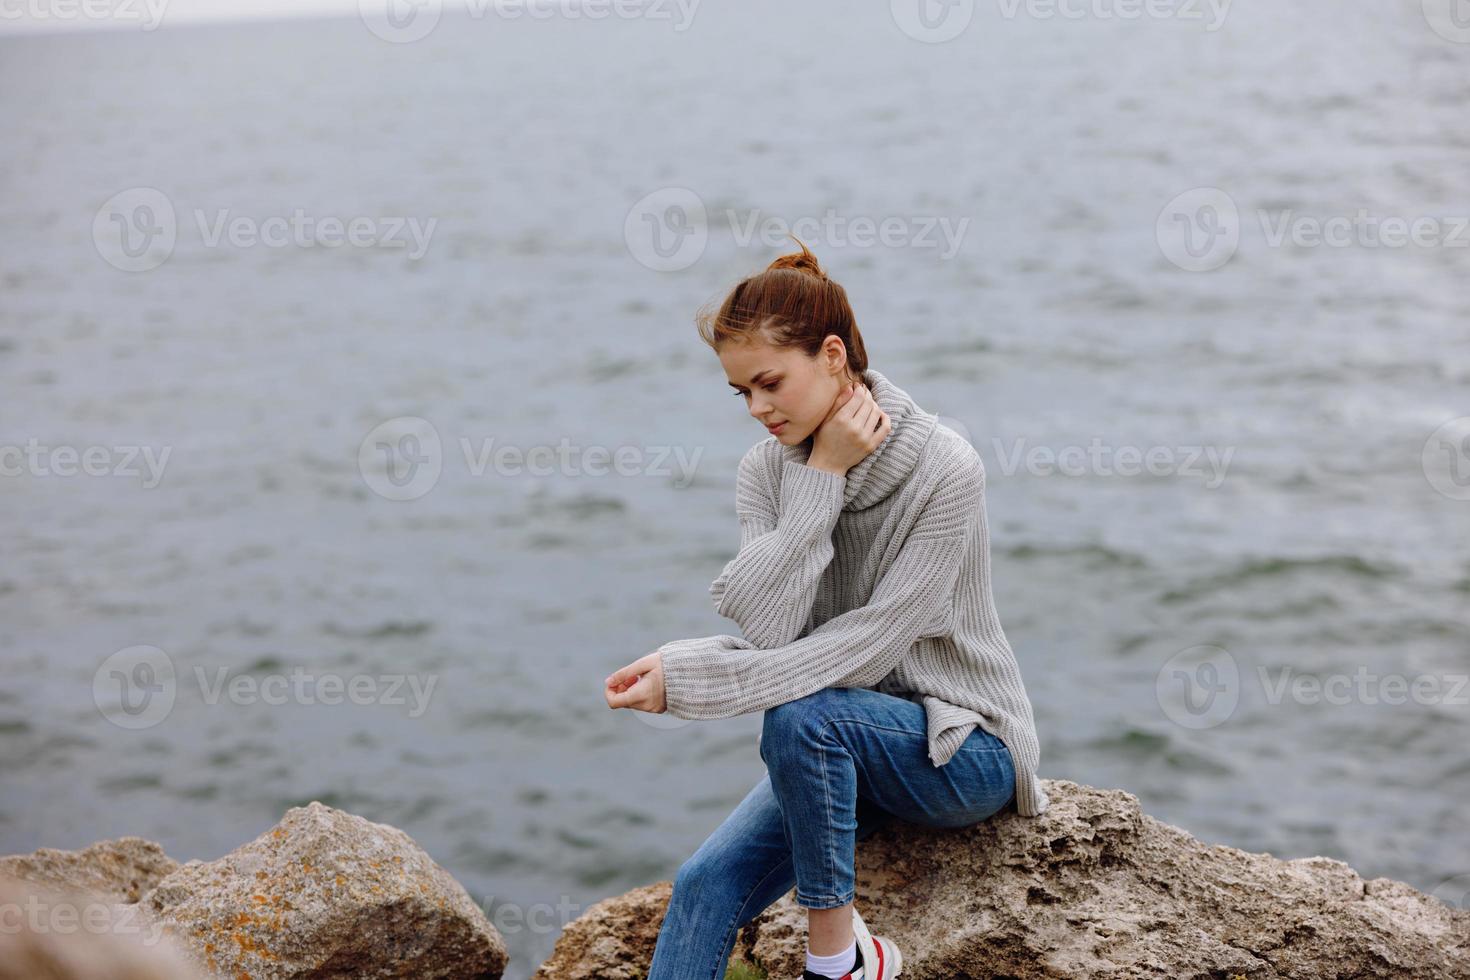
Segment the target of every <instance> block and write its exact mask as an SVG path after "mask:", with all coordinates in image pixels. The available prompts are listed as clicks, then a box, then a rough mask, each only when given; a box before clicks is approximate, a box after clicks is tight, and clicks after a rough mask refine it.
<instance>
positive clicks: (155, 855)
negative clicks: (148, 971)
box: [0, 837, 179, 902]
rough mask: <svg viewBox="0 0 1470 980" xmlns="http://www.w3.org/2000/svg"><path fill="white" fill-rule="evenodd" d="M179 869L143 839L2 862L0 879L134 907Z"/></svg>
mask: <svg viewBox="0 0 1470 980" xmlns="http://www.w3.org/2000/svg"><path fill="white" fill-rule="evenodd" d="M178 866H179V862H177V861H175V860H174V859H173V858H171V857H169V856H168V855H167V854H165V853H163V848H162V847H160V846H158V845H157V844H155V843H154V842H153V841H151V840H144V839H143V838H141V837H119V838H118V839H117V840H106V841H100V842H98V843H96V844H92V845H91V846H89V847H84V848H82V849H81V850H80V851H60V850H57V849H55V848H51V847H43V848H41V849H40V850H37V851H33V852H32V853H30V854H14V855H10V856H8V857H0V875H6V876H9V877H11V878H17V879H19V880H21V881H28V882H32V883H35V884H38V885H51V886H54V887H56V888H62V889H69V890H77V891H85V892H90V893H92V894H94V895H97V896H99V897H104V898H106V899H108V900H109V901H113V902H136V901H137V900H138V899H140V898H142V897H143V893H144V892H146V891H148V890H149V889H150V888H152V887H153V886H155V885H157V884H158V883H159V882H160V881H162V880H163V878H164V876H165V875H168V874H171V873H172V872H173V871H174V870H175V869H176V868H178Z"/></svg>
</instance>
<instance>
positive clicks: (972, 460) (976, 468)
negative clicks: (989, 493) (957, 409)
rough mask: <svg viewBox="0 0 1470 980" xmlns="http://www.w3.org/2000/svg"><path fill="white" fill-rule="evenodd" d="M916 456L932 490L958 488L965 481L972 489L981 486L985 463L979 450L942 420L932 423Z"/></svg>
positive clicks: (962, 486) (980, 487)
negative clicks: (919, 455) (919, 454)
mask: <svg viewBox="0 0 1470 980" xmlns="http://www.w3.org/2000/svg"><path fill="white" fill-rule="evenodd" d="M920 458H921V461H922V463H923V466H924V471H925V473H926V474H927V476H928V482H929V483H930V484H931V485H933V486H934V487H935V489H936V490H939V489H942V488H945V487H950V486H955V487H956V488H957V489H962V488H964V487H965V485H967V484H970V485H973V486H974V487H975V488H976V489H982V490H983V489H984V487H985V463H984V462H983V461H982V460H981V459H980V453H979V452H978V451H977V450H976V449H975V447H974V445H973V444H972V443H971V442H970V440H969V439H968V438H967V437H966V436H964V435H963V434H961V433H960V432H958V431H956V430H955V429H953V428H951V427H949V426H947V425H945V424H944V423H943V422H935V423H934V431H933V432H932V433H931V434H930V436H929V440H928V441H927V442H926V443H925V444H924V451H923V454H922V456H921V457H920Z"/></svg>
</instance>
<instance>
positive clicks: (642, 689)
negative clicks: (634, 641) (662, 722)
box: [603, 650, 669, 714]
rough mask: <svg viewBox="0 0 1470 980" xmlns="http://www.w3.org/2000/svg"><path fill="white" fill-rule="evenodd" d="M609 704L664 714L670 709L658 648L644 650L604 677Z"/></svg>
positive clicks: (611, 706)
mask: <svg viewBox="0 0 1470 980" xmlns="http://www.w3.org/2000/svg"><path fill="white" fill-rule="evenodd" d="M603 694H604V695H606V696H607V706H608V707H609V708H637V709H638V710H639V711H651V712H653V713H654V714H663V713H664V712H665V711H668V710H669V703H668V700H667V698H665V696H664V656H663V654H661V653H659V652H658V651H657V650H655V651H653V652H652V653H649V654H644V655H643V656H641V657H639V658H638V659H637V660H635V661H633V662H632V663H630V664H629V665H628V666H626V667H622V668H619V669H618V670H617V672H615V673H614V674H613V675H612V676H611V677H609V678H608V679H607V687H606V688H605V689H604V690H603Z"/></svg>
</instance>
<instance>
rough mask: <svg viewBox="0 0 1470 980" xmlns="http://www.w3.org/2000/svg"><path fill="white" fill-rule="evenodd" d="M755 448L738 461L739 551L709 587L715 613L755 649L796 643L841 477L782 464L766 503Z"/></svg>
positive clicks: (826, 545) (837, 504) (826, 546)
mask: <svg viewBox="0 0 1470 980" xmlns="http://www.w3.org/2000/svg"><path fill="white" fill-rule="evenodd" d="M762 451H763V450H762V447H761V446H760V445H759V444H757V446H756V447H755V448H754V449H752V450H751V451H750V452H748V453H746V454H745V458H744V459H742V460H741V461H740V470H739V474H738V476H737V477H736V481H735V513H736V515H737V516H738V517H739V520H740V551H739V553H738V554H737V555H736V556H735V557H734V558H733V559H731V560H730V561H729V563H728V564H726V565H725V567H724V570H723V571H721V572H720V574H719V577H718V578H716V579H715V580H714V582H713V583H711V585H710V587H709V594H710V598H711V599H712V600H713V601H714V606H715V611H716V612H717V613H719V614H720V615H721V616H724V617H726V618H727V619H732V620H734V621H735V622H736V623H738V624H739V625H740V630H741V632H742V633H744V634H745V638H746V639H748V640H750V641H751V642H752V643H754V644H755V645H756V646H757V647H762V648H770V647H779V646H784V645H786V644H787V643H790V642H791V641H792V640H794V639H796V637H797V635H798V634H800V632H801V630H802V627H804V626H805V625H806V621H807V618H808V617H809V616H810V615H811V611H812V605H813V603H814V602H815V601H816V597H817V583H818V582H819V581H820V580H821V577H822V572H823V571H825V570H826V568H827V566H828V565H829V564H831V562H832V554H833V549H832V530H833V528H834V527H836V525H837V518H838V516H839V515H840V514H841V513H842V502H843V490H844V488H845V487H846V485H847V479H846V477H841V476H838V475H837V474H835V473H829V472H827V471H826V470H819V469H816V468H815V467H811V466H807V465H806V464H804V463H797V462H793V461H791V460H785V461H783V463H782V470H781V488H780V491H779V494H778V499H777V500H772V499H771V493H770V491H769V489H768V486H767V480H766V475H765V473H764V472H763V466H762V465H761V463H760V459H761V457H760V455H759V454H760V453H761V452H762Z"/></svg>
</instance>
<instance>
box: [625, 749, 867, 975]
mask: <svg viewBox="0 0 1470 980" xmlns="http://www.w3.org/2000/svg"><path fill="white" fill-rule="evenodd" d="M860 810H861V812H860V813H859V822H860V826H859V827H858V828H857V831H856V838H857V839H858V840H861V839H862V838H864V837H866V836H867V835H869V834H871V833H872V832H873V831H875V830H877V829H878V828H879V827H880V826H882V825H883V824H885V823H887V822H888V820H889V819H891V818H890V817H889V815H888V814H886V813H884V812H883V811H882V810H881V809H879V808H878V807H876V806H873V805H871V804H864V805H863V806H862V807H861V808H860ZM795 883H796V879H795V877H794V875H793V872H792V865H791V847H790V844H789V843H788V841H787V838H786V831H785V822H784V821H783V819H782V816H781V808H780V804H779V803H777V801H776V797H775V794H774V793H773V792H772V790H771V779H770V775H769V774H767V775H765V776H762V777H761V780H760V782H758V783H757V784H756V785H755V787H754V788H753V789H751V791H750V792H749V793H747V794H746V796H745V799H743V800H741V802H740V804H739V805H738V806H736V807H735V809H734V811H732V812H731V813H730V815H729V816H728V817H726V818H725V821H724V823H722V824H721V825H720V826H719V827H718V828H716V829H715V832H714V833H713V834H711V835H710V836H709V839H708V840H706V841H705V842H704V843H703V844H701V845H700V847H699V849H698V850H696V851H695V852H694V854H693V856H691V857H690V858H689V859H688V860H687V861H685V862H684V863H683V864H682V865H681V866H680V867H679V871H678V874H676V875H675V877H674V892H673V895H672V896H670V898H669V907H668V911H667V912H666V913H665V915H664V921H663V925H662V926H661V927H660V928H659V933H658V942H657V944H656V945H655V946H654V951H653V962H652V963H651V964H650V965H649V971H648V980H721V978H723V977H724V975H725V968H726V964H728V963H729V961H730V954H731V953H733V952H734V950H735V940H736V938H737V936H738V934H739V931H740V927H741V926H743V925H745V924H746V923H747V922H750V921H751V920H752V919H754V918H755V917H756V916H758V915H760V914H761V913H762V912H764V911H765V910H766V909H767V908H769V907H770V906H771V904H772V903H774V902H775V901H776V900H777V899H778V898H780V897H781V896H782V895H785V894H786V893H787V892H789V891H790V890H791V887H792V885H794V884H795Z"/></svg>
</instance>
